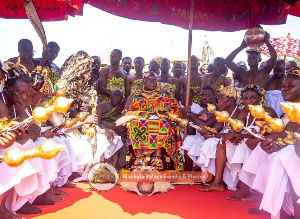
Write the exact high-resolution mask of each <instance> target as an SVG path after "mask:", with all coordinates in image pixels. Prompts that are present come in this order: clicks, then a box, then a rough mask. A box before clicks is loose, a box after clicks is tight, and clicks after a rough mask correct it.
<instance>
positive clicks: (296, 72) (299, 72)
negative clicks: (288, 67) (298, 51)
mask: <svg viewBox="0 0 300 219" xmlns="http://www.w3.org/2000/svg"><path fill="white" fill-rule="evenodd" d="M287 74H288V75H295V76H297V77H300V68H299V67H296V68H295V69H294V70H292V71H291V72H288V73H287Z"/></svg>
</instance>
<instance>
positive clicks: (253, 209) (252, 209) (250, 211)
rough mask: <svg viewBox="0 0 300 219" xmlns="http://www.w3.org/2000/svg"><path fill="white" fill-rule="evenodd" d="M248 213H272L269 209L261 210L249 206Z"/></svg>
mask: <svg viewBox="0 0 300 219" xmlns="http://www.w3.org/2000/svg"><path fill="white" fill-rule="evenodd" d="M248 213H249V214H255V215H270V214H269V213H268V212H267V211H264V210H259V208H249V209H248Z"/></svg>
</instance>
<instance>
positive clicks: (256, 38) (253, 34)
mask: <svg viewBox="0 0 300 219" xmlns="http://www.w3.org/2000/svg"><path fill="white" fill-rule="evenodd" d="M265 35H266V32H265V31H264V29H262V28H261V27H253V28H251V29H249V30H247V31H246V33H245V36H244V40H245V43H246V50H247V52H260V49H259V48H260V47H261V46H262V45H263V44H264V43H265V41H264V38H265Z"/></svg>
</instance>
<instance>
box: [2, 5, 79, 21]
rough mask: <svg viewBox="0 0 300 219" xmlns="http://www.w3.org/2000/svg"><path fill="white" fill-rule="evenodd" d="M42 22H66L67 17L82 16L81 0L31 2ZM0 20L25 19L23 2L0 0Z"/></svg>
mask: <svg viewBox="0 0 300 219" xmlns="http://www.w3.org/2000/svg"><path fill="white" fill-rule="evenodd" d="M33 3H34V5H35V8H36V11H37V13H38V15H39V18H40V19H41V20H42V21H58V20H67V19H68V15H71V16H75V15H82V11H83V5H84V1H83V0H33ZM0 18H9V19H26V18H27V14H26V11H25V8H24V0H1V1H0Z"/></svg>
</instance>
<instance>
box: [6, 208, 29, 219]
mask: <svg viewBox="0 0 300 219" xmlns="http://www.w3.org/2000/svg"><path fill="white" fill-rule="evenodd" d="M0 219H25V217H24V216H23V215H20V214H19V215H18V214H14V213H12V212H11V211H9V210H8V209H6V208H5V209H0Z"/></svg>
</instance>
